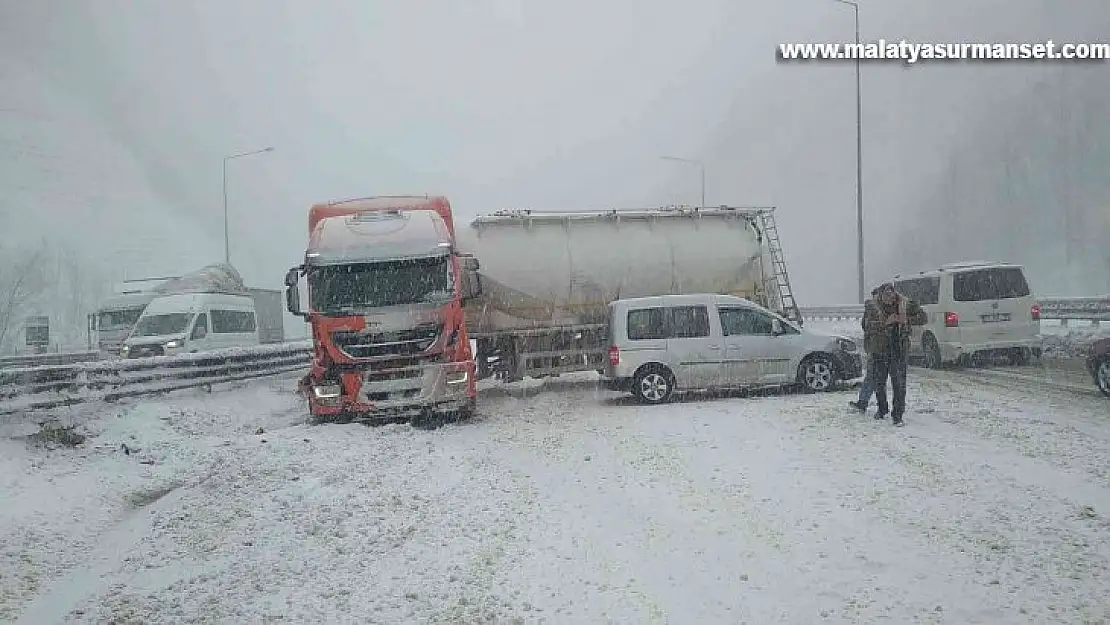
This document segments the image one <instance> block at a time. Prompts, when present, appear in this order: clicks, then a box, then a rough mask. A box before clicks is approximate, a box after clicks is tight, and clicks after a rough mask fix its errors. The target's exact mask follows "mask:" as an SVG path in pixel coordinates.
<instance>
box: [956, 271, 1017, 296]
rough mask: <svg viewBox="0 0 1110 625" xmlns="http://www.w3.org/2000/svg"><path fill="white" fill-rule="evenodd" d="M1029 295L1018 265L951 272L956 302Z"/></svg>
mask: <svg viewBox="0 0 1110 625" xmlns="http://www.w3.org/2000/svg"><path fill="white" fill-rule="evenodd" d="M1028 296H1029V283H1028V282H1026V281H1025V274H1024V272H1022V270H1021V268H1020V267H997V268H993V269H976V270H973V271H961V272H957V273H954V274H952V299H954V300H956V301H957V302H979V301H982V300H995V299H1013V298H1016V297H1028Z"/></svg>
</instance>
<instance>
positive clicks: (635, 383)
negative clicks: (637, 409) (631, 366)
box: [632, 364, 675, 404]
mask: <svg viewBox="0 0 1110 625" xmlns="http://www.w3.org/2000/svg"><path fill="white" fill-rule="evenodd" d="M674 386H675V378H674V374H673V373H671V370H670V369H668V368H666V367H664V366H663V365H660V364H650V365H644V366H643V367H640V370H639V371H637V372H636V375H635V376H634V377H633V378H632V395H633V396H635V397H636V400H637V401H639V402H640V403H641V404H665V403H667V402H668V401H670V399H671V395H673V394H674Z"/></svg>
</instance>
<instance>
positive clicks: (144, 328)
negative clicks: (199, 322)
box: [131, 313, 193, 336]
mask: <svg viewBox="0 0 1110 625" xmlns="http://www.w3.org/2000/svg"><path fill="white" fill-rule="evenodd" d="M192 321H193V313H167V314H164V315H148V316H146V317H143V318H142V319H140V320H139V323H138V324H136V325H135V331H134V332H132V333H131V336H166V335H169V334H182V333H184V332H185V330H186V328H188V327H189V324H190V323H192Z"/></svg>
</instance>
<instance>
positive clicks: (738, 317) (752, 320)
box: [718, 308, 774, 336]
mask: <svg viewBox="0 0 1110 625" xmlns="http://www.w3.org/2000/svg"><path fill="white" fill-rule="evenodd" d="M718 310H719V313H720V315H721V329H722V330H723V331H724V334H725V336H741V335H748V336H771V335H772V334H773V333H774V326H773V324H772V323H771V320H772V317H770V316H768V315H765V314H763V313H761V312H759V311H758V310H752V309H750V308H720V309H718Z"/></svg>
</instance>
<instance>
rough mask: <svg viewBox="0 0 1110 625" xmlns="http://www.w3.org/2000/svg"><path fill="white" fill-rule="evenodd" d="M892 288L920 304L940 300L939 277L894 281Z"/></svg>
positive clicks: (935, 302) (925, 304)
mask: <svg viewBox="0 0 1110 625" xmlns="http://www.w3.org/2000/svg"><path fill="white" fill-rule="evenodd" d="M894 288H895V289H896V290H897V291H898V292H899V293H901V294H902V295H905V296H906V297H908V298H910V299H912V300H913V301H915V302H917V303H918V304H920V305H922V306H928V305H929V304H937V303H939V302H940V278H938V277H933V278H914V279H912V280H902V281H900V282H895V283H894Z"/></svg>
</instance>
